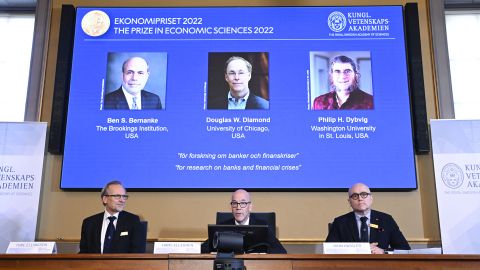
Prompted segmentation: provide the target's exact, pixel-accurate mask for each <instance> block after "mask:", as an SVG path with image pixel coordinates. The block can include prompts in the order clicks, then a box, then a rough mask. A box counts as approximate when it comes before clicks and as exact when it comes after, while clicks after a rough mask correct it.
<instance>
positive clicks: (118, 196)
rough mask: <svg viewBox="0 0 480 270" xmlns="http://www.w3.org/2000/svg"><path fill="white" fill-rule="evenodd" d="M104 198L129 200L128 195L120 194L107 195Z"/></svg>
mask: <svg viewBox="0 0 480 270" xmlns="http://www.w3.org/2000/svg"><path fill="white" fill-rule="evenodd" d="M103 196H106V197H112V198H114V199H117V200H120V198H122V199H124V200H128V195H120V194H113V195H108V194H105V195H103Z"/></svg>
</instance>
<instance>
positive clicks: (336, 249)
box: [323, 242, 372, 254]
mask: <svg viewBox="0 0 480 270" xmlns="http://www.w3.org/2000/svg"><path fill="white" fill-rule="evenodd" d="M371 253H372V252H371V250H370V243H367V242H365V243H357V242H354V243H344V242H332V243H323V254H371Z"/></svg>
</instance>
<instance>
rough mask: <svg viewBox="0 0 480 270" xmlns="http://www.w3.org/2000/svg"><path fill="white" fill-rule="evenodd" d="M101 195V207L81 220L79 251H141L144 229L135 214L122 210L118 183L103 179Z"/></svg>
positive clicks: (122, 191)
mask: <svg viewBox="0 0 480 270" xmlns="http://www.w3.org/2000/svg"><path fill="white" fill-rule="evenodd" d="M101 198H102V202H103V205H104V206H105V211H104V212H102V213H99V214H96V215H93V216H90V217H87V218H86V219H84V220H83V223H82V235H81V239H80V253H145V245H146V231H145V228H144V226H143V225H142V224H141V223H140V218H139V217H138V216H137V215H134V214H132V213H129V212H127V211H123V208H124V207H125V204H126V201H127V199H128V195H126V190H125V188H124V187H123V185H122V183H121V182H119V181H112V182H109V183H107V184H106V185H105V187H104V188H103V189H102V193H101Z"/></svg>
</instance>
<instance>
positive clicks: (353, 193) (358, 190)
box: [326, 183, 410, 254]
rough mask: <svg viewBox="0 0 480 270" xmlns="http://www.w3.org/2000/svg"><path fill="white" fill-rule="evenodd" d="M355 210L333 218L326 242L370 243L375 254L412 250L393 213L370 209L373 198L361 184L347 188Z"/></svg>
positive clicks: (350, 201)
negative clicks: (390, 250)
mask: <svg viewBox="0 0 480 270" xmlns="http://www.w3.org/2000/svg"><path fill="white" fill-rule="evenodd" d="M348 201H349V203H350V206H351V207H352V209H353V211H352V212H350V213H347V214H345V215H343V216H340V217H337V218H335V219H334V221H333V224H332V226H331V228H330V230H329V233H328V236H327V240H326V242H370V249H371V251H372V254H383V253H385V250H387V249H388V248H393V249H410V245H409V244H408V242H407V240H406V239H405V237H404V236H403V234H402V232H401V231H400V229H399V228H398V225H397V223H396V222H395V220H394V219H393V217H392V216H390V215H389V214H386V213H382V212H379V211H375V210H371V206H372V203H373V197H372V194H371V193H370V189H369V188H368V186H366V185H365V184H362V183H357V184H355V185H353V186H352V187H351V188H350V189H349V190H348Z"/></svg>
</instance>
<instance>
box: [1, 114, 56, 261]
mask: <svg viewBox="0 0 480 270" xmlns="http://www.w3.org/2000/svg"><path fill="white" fill-rule="evenodd" d="M46 130H47V124H46V123H39V122H23V123H0V205H1V207H0V228H1V230H2V231H1V232H0V252H2V253H3V252H5V250H6V249H7V247H8V243H9V242H10V241H34V240H35V231H36V227H37V215H38V204H39V198H40V187H41V182H42V169H43V158H44V156H45V136H46Z"/></svg>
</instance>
